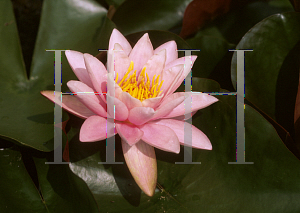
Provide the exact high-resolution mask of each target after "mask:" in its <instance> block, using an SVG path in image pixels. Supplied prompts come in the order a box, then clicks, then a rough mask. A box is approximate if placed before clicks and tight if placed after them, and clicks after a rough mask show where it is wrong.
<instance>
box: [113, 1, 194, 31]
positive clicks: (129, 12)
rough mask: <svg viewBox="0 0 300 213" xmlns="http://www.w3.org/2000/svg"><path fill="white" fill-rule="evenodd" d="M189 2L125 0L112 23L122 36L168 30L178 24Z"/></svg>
mask: <svg viewBox="0 0 300 213" xmlns="http://www.w3.org/2000/svg"><path fill="white" fill-rule="evenodd" d="M190 2H191V0H181V1H160V0H144V1H143V2H141V1H138V0H127V1H125V2H124V3H123V4H121V6H120V7H119V8H118V10H117V11H116V13H115V14H114V16H113V18H112V21H113V22H114V23H116V25H117V27H118V29H120V31H121V32H122V33H123V34H124V35H128V34H130V33H135V32H138V31H144V30H168V29H170V28H172V27H174V26H175V25H176V24H177V23H179V22H180V21H181V20H182V18H183V14H184V11H185V8H186V6H187V5H188V4H189V3H190Z"/></svg>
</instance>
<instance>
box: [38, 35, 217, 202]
mask: <svg viewBox="0 0 300 213" xmlns="http://www.w3.org/2000/svg"><path fill="white" fill-rule="evenodd" d="M109 50H114V61H112V58H111V57H108V62H107V68H106V66H105V65H104V64H103V63H101V62H100V61H99V60H98V59H97V58H95V57H93V56H92V55H90V54H82V53H80V52H76V51H66V53H65V54H66V57H67V59H68V61H69V64H70V66H71V68H72V69H73V71H74V73H75V74H76V76H77V77H78V79H79V81H73V80H71V81H69V82H68V83H67V85H68V87H69V89H70V90H71V91H72V92H73V93H76V94H78V95H75V96H74V95H64V96H63V98H62V102H61V101H60V100H55V96H54V92H53V91H42V92H41V93H42V94H43V95H44V96H46V97H47V98H48V99H50V100H51V101H53V102H55V103H57V104H60V105H61V106H62V107H63V108H64V109H65V110H67V111H69V112H70V113H72V114H74V115H76V116H79V117H81V118H83V119H86V120H85V121H84V123H83V125H82V127H81V129H80V136H79V137H80V141H82V142H93V141H100V140H104V139H106V138H107V134H108V132H107V117H108V116H113V114H114V113H115V115H114V116H115V130H114V131H113V133H112V134H119V135H120V137H121V141H122V149H123V153H124V157H125V161H126V163H127V166H128V168H129V170H130V172H131V174H132V176H133V178H134V179H135V181H136V183H137V184H138V185H139V187H140V188H141V189H142V190H143V191H144V192H145V193H146V194H147V195H149V196H152V195H153V194H154V190H155V187H156V179H157V165H156V156H155V151H154V148H153V147H156V148H158V149H161V150H164V151H168V152H173V153H179V151H180V144H182V145H184V125H190V124H188V123H186V122H185V121H184V116H183V115H184V114H187V113H190V114H192V113H195V112H196V111H197V110H199V109H202V108H204V107H207V106H209V105H211V104H212V103H214V102H216V101H217V100H218V99H216V98H214V97H213V96H210V95H206V94H201V93H193V92H190V93H184V92H177V93H174V92H175V90H176V89H177V88H178V87H179V85H180V84H181V83H182V82H183V80H184V79H185V77H186V76H187V74H188V73H189V72H190V66H185V65H184V64H185V60H186V58H185V57H183V58H178V54H177V45H176V43H175V41H169V42H166V43H164V44H162V45H161V46H159V47H157V48H156V49H153V46H152V44H151V41H150V39H149V36H148V34H147V33H146V34H144V35H143V36H142V37H141V38H140V39H139V41H138V42H137V43H136V45H135V46H134V47H133V48H132V47H131V45H130V44H129V42H128V41H127V40H126V38H125V37H124V36H123V35H122V34H121V33H120V32H119V31H118V30H116V29H114V30H113V32H112V35H111V37H110V41H109ZM196 58H197V57H196V56H191V61H192V63H194V61H195V60H196ZM112 62H113V63H112ZM107 70H109V72H107ZM108 84H109V85H114V87H113V88H112V90H113V93H110V91H107V85H108ZM95 93H96V95H94V94H95ZM91 94H93V95H91ZM186 94H189V95H190V96H191V99H192V103H191V109H190V110H186V109H185V107H184V100H185V99H186V97H187V95H186ZM109 99H110V100H113V103H114V110H110V109H109V108H108V107H107V101H108V100H109ZM191 128H192V147H194V148H197V149H207V150H211V149H212V146H211V143H210V141H209V139H208V138H207V136H206V135H205V134H204V133H203V132H201V131H200V130H199V129H197V128H196V127H195V126H193V125H191Z"/></svg>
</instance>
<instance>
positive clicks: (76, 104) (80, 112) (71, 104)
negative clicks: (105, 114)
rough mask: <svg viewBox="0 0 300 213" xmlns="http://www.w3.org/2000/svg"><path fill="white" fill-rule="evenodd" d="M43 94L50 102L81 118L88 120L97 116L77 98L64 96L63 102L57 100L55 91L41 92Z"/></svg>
mask: <svg viewBox="0 0 300 213" xmlns="http://www.w3.org/2000/svg"><path fill="white" fill-rule="evenodd" d="M41 94H42V95H43V96H45V97H46V98H48V99H49V100H50V101H52V102H54V103H56V104H58V105H59V106H61V107H62V108H64V109H65V110H67V111H68V112H70V113H72V114H73V115H76V116H78V117H80V118H84V119H86V118H88V117H90V116H92V115H95V113H93V112H92V111H91V110H89V109H88V108H87V107H86V106H85V105H84V104H83V103H81V102H80V101H79V100H78V99H77V96H74V95H63V96H62V102H61V101H60V99H55V95H54V91H41Z"/></svg>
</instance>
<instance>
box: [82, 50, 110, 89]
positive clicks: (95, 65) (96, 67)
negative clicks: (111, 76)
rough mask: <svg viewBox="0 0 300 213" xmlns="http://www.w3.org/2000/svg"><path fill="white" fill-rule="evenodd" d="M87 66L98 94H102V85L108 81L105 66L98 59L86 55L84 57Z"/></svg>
mask: <svg viewBox="0 0 300 213" xmlns="http://www.w3.org/2000/svg"><path fill="white" fill-rule="evenodd" d="M83 57H84V61H85V66H86V68H87V71H88V73H89V75H90V78H91V81H92V83H93V86H94V88H95V89H96V91H97V92H99V93H101V92H102V88H101V87H102V84H103V83H104V84H105V82H106V80H107V71H106V68H105V66H104V65H103V64H102V62H101V61H99V60H98V59H97V58H96V57H94V56H92V55H90V54H87V53H85V54H84V55H83Z"/></svg>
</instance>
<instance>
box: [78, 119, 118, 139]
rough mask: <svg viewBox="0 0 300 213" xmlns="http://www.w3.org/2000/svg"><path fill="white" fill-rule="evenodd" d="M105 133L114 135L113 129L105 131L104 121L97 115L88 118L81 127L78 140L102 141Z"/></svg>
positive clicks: (105, 135)
mask: <svg viewBox="0 0 300 213" xmlns="http://www.w3.org/2000/svg"><path fill="white" fill-rule="evenodd" d="M107 132H108V133H111V135H114V134H116V133H115V131H114V129H113V128H112V129H110V130H107V125H106V119H105V118H103V117H100V116H97V115H93V116H91V117H88V118H87V119H86V120H85V121H84V123H83V124H82V126H81V129H80V133H79V139H80V141H81V142H95V141H100V140H104V139H106V137H107Z"/></svg>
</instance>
